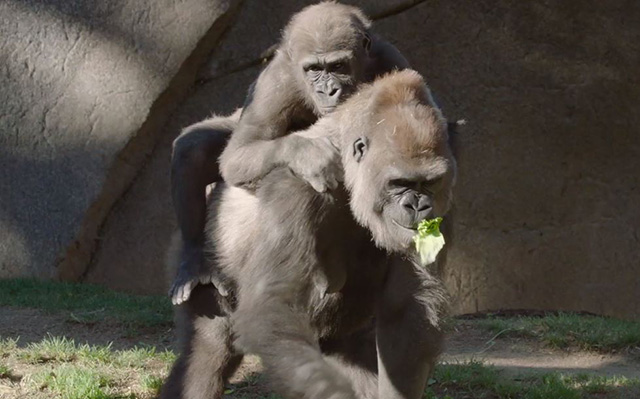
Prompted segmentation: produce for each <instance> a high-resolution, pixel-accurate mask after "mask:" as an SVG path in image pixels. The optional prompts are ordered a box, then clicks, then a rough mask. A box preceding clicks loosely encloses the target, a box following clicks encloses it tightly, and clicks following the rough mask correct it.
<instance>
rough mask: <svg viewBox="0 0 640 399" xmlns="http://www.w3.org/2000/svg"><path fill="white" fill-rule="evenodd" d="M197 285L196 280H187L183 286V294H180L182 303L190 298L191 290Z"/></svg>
mask: <svg viewBox="0 0 640 399" xmlns="http://www.w3.org/2000/svg"><path fill="white" fill-rule="evenodd" d="M194 286H195V282H194V281H191V280H189V281H187V282H186V283H185V284H184V285H183V286H182V295H181V296H180V299H181V301H180V303H182V302H186V301H187V299H189V296H190V295H191V290H192V289H193V287H194Z"/></svg>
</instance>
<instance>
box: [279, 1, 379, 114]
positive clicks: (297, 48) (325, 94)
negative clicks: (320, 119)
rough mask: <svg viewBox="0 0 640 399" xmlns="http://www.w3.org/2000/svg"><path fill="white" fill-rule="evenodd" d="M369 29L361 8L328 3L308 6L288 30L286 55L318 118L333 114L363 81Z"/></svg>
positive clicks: (285, 32) (368, 23)
mask: <svg viewBox="0 0 640 399" xmlns="http://www.w3.org/2000/svg"><path fill="white" fill-rule="evenodd" d="M370 26H371V22H370V21H369V19H367V17H366V16H365V15H364V14H363V13H362V11H360V10H359V9H358V8H355V7H351V6H347V5H344V4H338V3H333V2H324V3H320V4H316V5H312V6H309V7H306V8H305V9H303V10H302V11H300V12H299V13H298V14H296V15H295V16H294V17H293V18H292V19H291V22H290V23H289V25H288V26H287V27H286V28H285V31H284V35H283V41H282V46H281V50H282V51H284V52H285V53H286V54H287V56H288V57H289V60H290V63H291V64H290V66H291V68H290V73H292V74H294V75H295V76H296V78H297V79H298V81H299V82H300V85H299V86H298V87H300V88H305V92H304V93H302V94H303V95H304V97H305V99H306V101H307V102H308V103H309V105H310V106H311V108H312V109H315V110H316V112H317V114H318V115H325V114H327V113H329V112H331V111H333V110H334V109H335V108H336V106H337V105H338V104H339V103H340V102H342V101H343V100H344V99H345V98H346V97H347V96H349V95H350V94H352V93H353V92H354V91H355V87H356V85H357V84H358V83H359V82H362V81H363V79H364V70H365V67H366V65H367V62H368V52H369V49H370V46H371V37H370V36H369V33H368V29H369V27H370ZM276 90H277V88H276Z"/></svg>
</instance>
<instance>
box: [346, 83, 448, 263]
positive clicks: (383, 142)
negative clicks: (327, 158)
mask: <svg viewBox="0 0 640 399" xmlns="http://www.w3.org/2000/svg"><path fill="white" fill-rule="evenodd" d="M389 79H390V83H393V84H390V85H389V87H390V88H391V89H389V88H387V90H391V93H392V95H393V96H396V95H399V96H405V97H406V98H407V101H406V102H402V101H399V100H398V99H397V98H395V97H394V98H393V101H389V104H391V105H389V106H386V105H385V104H386V103H385V101H386V100H385V98H384V96H386V95H388V92H387V91H385V92H383V93H382V95H380V97H382V99H381V100H376V101H374V102H373V103H374V105H373V107H372V108H369V109H365V110H364V111H369V112H373V115H374V116H375V117H374V118H373V122H374V123H371V124H364V125H363V122H362V121H363V119H359V120H358V121H356V122H354V123H353V124H352V125H351V126H347V127H346V128H347V129H349V131H350V132H353V131H357V132H358V134H357V135H355V134H350V133H349V131H348V132H347V133H346V135H345V137H350V140H351V144H350V147H349V150H348V151H346V152H344V151H343V163H344V165H345V182H346V184H347V187H349V190H350V192H351V208H352V210H353V213H354V215H355V216H356V218H357V220H358V221H359V222H360V224H362V225H363V226H365V227H367V228H368V229H369V230H371V233H372V235H373V238H374V240H375V242H376V244H377V245H378V246H379V247H381V248H384V249H386V250H390V251H406V250H408V249H409V248H410V247H411V245H412V242H413V240H412V238H413V236H414V235H415V234H416V227H417V224H418V223H419V222H420V221H422V220H423V219H431V218H434V217H436V216H443V215H444V214H445V213H446V212H447V211H448V210H449V208H450V202H451V189H452V187H453V184H454V180H455V168H456V166H455V161H454V159H453V156H452V154H451V151H450V148H449V145H448V135H447V124H446V120H445V119H444V118H443V117H442V115H441V113H440V111H439V110H438V109H437V108H435V106H433V105H432V104H430V103H429V102H427V101H425V100H424V99H423V98H430V97H429V96H428V93H427V92H424V95H422V93H423V92H422V87H423V86H420V87H414V86H413V85H408V83H407V82H405V81H403V79H404V80H407V81H409V83H412V82H413V81H412V79H415V77H414V76H412V75H410V73H409V72H407V73H398V75H397V76H396V77H395V78H393V77H392V78H389ZM393 79H395V80H393ZM398 82H399V83H398ZM413 83H415V84H416V85H417V84H418V83H416V82H413ZM407 85H408V86H407ZM411 90H413V92H412V91H411ZM424 90H426V88H424ZM373 94H374V95H375V93H373ZM420 97H423V98H420ZM366 113H367V112H365V114H366ZM369 115H371V114H369ZM351 116H352V117H353V114H351ZM355 119H358V118H355ZM368 119H369V120H371V119H372V118H371V116H368ZM348 120H349V119H348V118H345V119H344V121H348ZM345 123H347V124H348V122H345ZM365 123H366V122H365ZM345 144H346V143H345Z"/></svg>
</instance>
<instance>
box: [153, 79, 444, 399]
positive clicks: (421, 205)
mask: <svg viewBox="0 0 640 399" xmlns="http://www.w3.org/2000/svg"><path fill="white" fill-rule="evenodd" d="M294 134H297V135H301V136H306V137H327V138H329V140H330V141H331V142H332V143H333V144H334V145H335V146H336V147H337V148H338V149H339V150H340V156H341V164H342V166H343V170H344V186H340V187H339V188H338V189H336V190H333V191H330V192H325V193H319V192H317V191H316V190H314V189H313V188H312V187H311V186H310V185H309V183H308V182H306V181H305V180H303V179H301V178H299V177H297V176H295V175H294V174H293V173H292V172H291V170H290V169H288V168H286V167H281V168H277V169H275V170H273V171H272V172H271V173H269V174H268V175H267V176H265V178H264V179H263V180H262V182H261V184H260V185H259V187H258V188H257V191H256V192H255V195H254V194H251V193H248V192H247V191H246V190H243V189H241V188H235V187H230V186H226V185H224V184H220V185H218V186H217V187H216V188H215V189H214V190H213V192H212V193H211V198H210V207H209V210H208V212H209V221H208V239H209V242H208V244H207V246H208V251H210V253H211V254H212V255H213V256H212V257H211V258H210V261H215V262H216V263H217V265H218V267H219V268H220V270H221V271H222V272H223V273H224V274H225V275H226V276H227V277H228V278H229V279H230V280H231V281H233V282H234V284H235V290H234V292H235V293H236V294H237V296H235V297H233V296H229V297H227V298H225V297H222V296H220V295H219V294H218V292H217V291H216V290H215V288H214V287H213V286H211V285H208V286H202V285H201V286H197V287H196V289H195V290H194V291H193V294H192V297H191V298H190V300H189V301H187V302H186V303H185V304H184V305H182V308H183V310H184V311H185V314H186V318H185V319H184V324H183V325H181V326H179V327H182V328H184V329H185V330H186V335H185V338H186V339H185V340H184V347H183V351H182V354H181V355H180V358H179V359H178V361H177V362H176V364H175V365H174V367H173V370H172V371H171V374H170V376H169V378H168V380H167V382H166V385H165V387H164V389H163V393H162V396H161V397H162V398H189V399H196V398H220V397H221V394H222V392H223V388H224V382H225V379H226V378H227V377H228V376H229V375H230V374H231V373H232V372H233V371H234V370H235V368H236V367H237V365H238V364H239V362H240V359H241V358H242V353H254V354H257V355H259V356H260V357H261V359H262V362H263V364H264V366H265V370H266V373H267V375H268V376H269V378H270V380H271V381H272V382H273V384H274V388H275V389H276V390H277V391H278V392H280V393H281V394H283V395H284V396H285V397H287V398H313V399H320V398H322V399H325V398H330V399H346V398H354V399H355V398H379V399H396V398H404V399H409V398H411V399H417V398H420V397H421V396H422V394H423V391H424V387H425V383H426V381H427V378H428V375H429V373H430V372H431V371H432V368H433V366H434V364H435V361H436V358H437V356H438V354H439V353H440V347H441V341H442V331H441V325H440V320H441V317H442V314H443V311H444V308H445V303H446V301H445V292H444V289H443V287H442V285H441V283H440V282H439V281H438V279H437V278H435V277H434V276H432V275H431V274H430V272H429V269H427V268H424V267H420V266H417V264H416V262H415V260H414V257H415V255H414V254H413V245H412V237H413V235H414V234H415V230H413V229H412V227H413V226H414V225H415V223H416V222H418V221H419V220H422V219H424V218H431V217H435V216H441V215H444V214H445V213H446V212H447V211H448V209H449V206H450V199H451V188H452V186H453V183H454V179H455V161H454V159H453V156H452V154H451V151H450V149H449V146H448V142H447V136H448V135H447V123H446V121H445V119H444V117H443V116H442V114H441V113H440V111H439V110H438V109H437V107H436V106H435V105H434V103H433V100H432V99H431V96H430V94H429V91H428V89H427V87H426V86H425V84H424V82H423V81H422V78H421V77H420V76H419V75H418V74H417V73H415V72H414V71H410V70H405V71H402V72H395V73H392V74H390V75H388V76H385V77H383V78H380V79H378V80H377V81H375V82H374V83H373V84H370V85H366V86H364V87H363V88H362V89H361V90H360V91H359V92H358V94H356V95H355V96H353V97H351V98H350V99H349V100H347V101H346V102H345V103H344V104H343V105H341V106H340V107H338V109H337V110H336V111H335V112H333V113H331V114H330V115H328V116H325V117H323V118H322V119H320V120H319V121H318V122H317V123H316V124H315V125H313V126H312V127H310V128H309V129H308V130H306V131H304V132H298V133H294ZM318 276H321V278H324V279H325V280H326V281H327V283H328V289H326V290H325V289H318V288H317V284H315V280H316V279H318ZM225 314H229V316H224V315H225Z"/></svg>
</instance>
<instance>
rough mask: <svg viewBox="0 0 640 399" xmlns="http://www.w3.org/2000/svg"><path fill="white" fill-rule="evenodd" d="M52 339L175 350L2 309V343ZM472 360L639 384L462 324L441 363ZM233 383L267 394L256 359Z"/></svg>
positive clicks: (639, 370)
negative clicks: (65, 338) (588, 375)
mask: <svg viewBox="0 0 640 399" xmlns="http://www.w3.org/2000/svg"><path fill="white" fill-rule="evenodd" d="M49 335H52V336H64V337H67V338H70V339H73V340H74V341H75V342H76V343H78V344H82V343H88V344H90V345H106V344H108V343H112V348H113V349H128V348H132V347H134V346H140V345H153V346H156V347H157V348H158V349H160V350H162V349H165V348H169V349H175V344H174V340H173V331H172V330H171V329H168V328H158V329H148V331H144V330H143V331H140V330H136V331H135V332H132V331H129V330H128V329H126V328H123V327H122V326H120V325H117V324H109V323H104V322H97V323H94V324H83V323H77V322H74V321H73V320H72V319H70V318H69V317H68V315H65V316H62V315H60V316H59V315H51V314H45V313H43V312H41V311H38V310H33V309H16V308H1V309H0V337H1V338H16V337H20V340H19V342H18V345H19V346H26V345H28V344H29V343H31V342H39V341H41V340H42V339H43V338H45V337H47V336H49ZM472 359H474V360H479V361H482V362H484V363H485V364H492V365H495V366H496V367H498V369H500V370H501V372H503V373H506V374H513V375H517V374H520V373H533V372H541V373H546V372H550V371H560V372H563V373H576V374H577V373H585V372H586V373H594V374H598V375H607V376H613V375H616V376H625V377H628V378H640V359H638V356H635V355H630V354H625V353H617V354H616V353H614V354H598V353H592V352H582V351H575V350H570V351H565V350H562V351H561V350H553V349H549V348H546V347H544V346H543V345H542V344H540V343H538V342H535V341H531V340H526V339H515V338H503V337H500V338H497V337H496V336H495V334H493V333H490V332H487V331H485V330H483V329H480V328H478V327H477V326H476V325H474V323H473V322H472V321H469V320H461V321H458V322H457V323H456V326H455V328H454V329H453V331H452V332H451V333H450V334H449V336H448V339H447V345H446V349H445V353H444V355H443V357H442V362H445V363H455V362H465V361H468V360H472ZM231 383H232V385H231V388H230V390H229V392H228V393H229V395H225V397H227V398H234V397H235V396H234V395H235V394H236V393H237V392H238V391H244V392H246V393H249V395H250V396H249V397H252V396H253V395H255V397H259V395H261V394H264V393H266V392H268V391H267V388H266V386H265V384H264V381H263V379H262V377H261V376H260V362H259V360H258V359H257V358H256V357H254V356H249V357H247V358H246V359H245V361H244V363H243V365H242V366H241V368H240V369H239V370H238V372H237V373H236V375H235V376H234V377H233V378H232V380H231Z"/></svg>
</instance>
